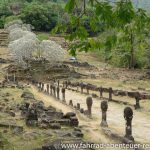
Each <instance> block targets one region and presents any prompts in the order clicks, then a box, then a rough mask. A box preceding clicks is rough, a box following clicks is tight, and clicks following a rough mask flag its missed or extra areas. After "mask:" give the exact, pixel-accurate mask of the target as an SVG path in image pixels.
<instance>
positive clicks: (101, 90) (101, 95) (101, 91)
mask: <svg viewBox="0 0 150 150" xmlns="http://www.w3.org/2000/svg"><path fill="white" fill-rule="evenodd" d="M99 92H100V98H102V97H103V88H102V87H100V89H99Z"/></svg>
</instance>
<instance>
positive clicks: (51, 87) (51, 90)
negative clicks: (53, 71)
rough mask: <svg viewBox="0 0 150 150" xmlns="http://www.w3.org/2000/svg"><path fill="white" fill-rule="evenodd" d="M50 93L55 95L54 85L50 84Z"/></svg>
mask: <svg viewBox="0 0 150 150" xmlns="http://www.w3.org/2000/svg"><path fill="white" fill-rule="evenodd" d="M50 94H51V95H53V86H52V85H50Z"/></svg>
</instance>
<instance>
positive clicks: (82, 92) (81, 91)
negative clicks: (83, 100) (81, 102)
mask: <svg viewBox="0 0 150 150" xmlns="http://www.w3.org/2000/svg"><path fill="white" fill-rule="evenodd" d="M80 86H81V94H83V83H81V85H80Z"/></svg>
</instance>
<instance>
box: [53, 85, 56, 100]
mask: <svg viewBox="0 0 150 150" xmlns="http://www.w3.org/2000/svg"><path fill="white" fill-rule="evenodd" d="M53 93H54V97H56V87H55V86H53Z"/></svg>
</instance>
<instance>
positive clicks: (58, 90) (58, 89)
mask: <svg viewBox="0 0 150 150" xmlns="http://www.w3.org/2000/svg"><path fill="white" fill-rule="evenodd" d="M59 92H60V88H59V86H57V99H59Z"/></svg>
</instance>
